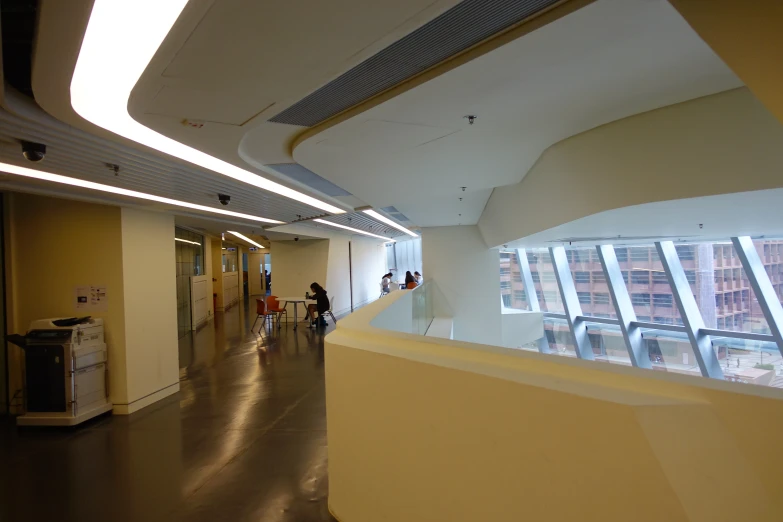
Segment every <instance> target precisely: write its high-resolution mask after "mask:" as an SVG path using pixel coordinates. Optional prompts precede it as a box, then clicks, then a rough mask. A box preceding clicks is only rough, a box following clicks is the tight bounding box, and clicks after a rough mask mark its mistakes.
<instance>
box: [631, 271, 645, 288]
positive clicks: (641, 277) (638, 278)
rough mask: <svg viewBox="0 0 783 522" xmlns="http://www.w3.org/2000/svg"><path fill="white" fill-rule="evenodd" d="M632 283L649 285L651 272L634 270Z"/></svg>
mask: <svg viewBox="0 0 783 522" xmlns="http://www.w3.org/2000/svg"><path fill="white" fill-rule="evenodd" d="M631 283H633V284H635V285H649V284H650V272H647V271H646V270H634V271H633V272H631Z"/></svg>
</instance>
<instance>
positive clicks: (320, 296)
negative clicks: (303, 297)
mask: <svg viewBox="0 0 783 522" xmlns="http://www.w3.org/2000/svg"><path fill="white" fill-rule="evenodd" d="M310 290H311V291H312V292H313V299H315V303H314V304H309V305H307V311H308V312H310V328H315V325H316V313H317V314H318V316H317V321H318V324H319V326H326V320H325V319H324V318H323V314H324V313H325V312H326V311H327V310H329V297H328V296H327V295H326V290H324V287H322V286H321V285H319V284H318V283H313V284H311V285H310Z"/></svg>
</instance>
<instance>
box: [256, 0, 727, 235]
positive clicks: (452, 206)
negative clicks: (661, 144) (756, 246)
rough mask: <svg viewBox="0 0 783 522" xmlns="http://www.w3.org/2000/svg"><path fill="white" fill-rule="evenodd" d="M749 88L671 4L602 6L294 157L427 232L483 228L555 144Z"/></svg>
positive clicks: (604, 0) (621, 1) (387, 106)
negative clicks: (492, 209)
mask: <svg viewBox="0 0 783 522" xmlns="http://www.w3.org/2000/svg"><path fill="white" fill-rule="evenodd" d="M740 85H741V82H740V81H739V80H738V79H737V78H736V77H735V75H734V74H733V73H732V72H731V71H730V70H729V69H728V67H726V66H725V65H724V64H723V62H722V61H721V60H720V59H719V58H718V57H717V56H716V55H715V54H714V53H713V52H712V51H711V50H710V49H709V48H708V47H707V45H706V44H704V43H703V42H702V41H701V40H700V39H699V37H698V36H697V35H696V33H695V32H694V31H693V30H692V29H691V28H690V27H689V26H688V25H687V24H686V22H685V21H684V20H682V18H681V17H680V16H679V14H678V13H677V12H676V11H675V10H674V9H673V8H672V7H671V6H670V5H669V4H668V3H667V2H665V1H663V0H652V1H650V0H598V1H597V2H595V3H593V4H591V5H588V6H586V7H584V8H582V9H580V10H578V11H576V12H574V13H572V14H570V15H568V16H566V17H564V18H561V19H559V20H557V21H555V22H552V23H550V24H548V25H546V26H544V27H542V28H539V29H537V30H535V31H534V32H532V33H530V34H528V35H526V36H524V37H522V38H519V39H517V40H515V41H513V42H511V43H509V44H507V45H505V46H503V47H500V48H498V49H496V50H495V51H492V52H490V53H488V54H485V55H484V56H481V57H479V58H477V59H474V60H472V61H470V62H468V63H466V64H464V65H462V66H460V67H458V68H455V69H453V70H451V71H449V72H447V73H445V74H443V75H441V76H438V77H436V78H434V79H432V80H430V81H428V82H426V83H424V84H422V85H419V86H418V87H415V88H413V89H411V90H409V91H407V92H405V93H403V94H401V95H399V96H396V97H394V98H393V99H391V100H389V101H386V102H385V103H382V104H380V105H377V106H375V107H373V108H370V109H369V110H367V111H365V112H363V113H361V114H359V115H357V116H354V117H352V118H350V119H348V120H346V121H343V122H341V123H338V124H337V125H335V126H332V127H330V128H327V129H326V130H324V131H323V132H320V133H317V134H315V135H313V136H311V137H309V138H308V139H306V140H305V141H303V142H302V143H300V144H299V145H298V146H297V147H296V148H295V150H294V159H295V160H296V161H297V162H298V163H300V164H302V165H304V166H306V167H307V168H309V169H310V170H313V171H314V172H317V173H318V174H319V175H321V176H323V177H325V178H327V179H328V180H329V181H332V182H333V183H335V184H337V185H339V186H340V187H342V188H344V189H345V190H347V191H349V192H350V193H352V194H354V195H355V196H356V197H358V198H360V199H362V200H364V201H367V202H368V203H369V204H371V205H373V206H376V207H383V206H386V205H394V206H395V207H397V208H398V209H400V211H402V212H403V213H404V214H405V215H407V216H408V217H409V218H410V219H411V220H412V221H413V222H415V223H417V224H419V225H420V226H442V225H456V224H474V223H476V222H477V221H478V219H479V217H480V215H481V213H482V211H483V208H484V206H485V204H486V202H487V199H488V198H489V196H490V194H491V192H492V190H493V189H494V188H495V187H502V186H504V185H510V184H514V183H518V182H519V181H521V179H522V177H523V176H524V175H525V174H526V172H527V171H528V170H529V169H530V167H532V165H533V164H534V163H535V162H536V160H537V159H538V158H539V156H540V155H541V154H542V152H544V150H546V149H547V148H548V147H549V146H551V145H553V144H554V143H556V142H558V141H560V140H563V139H565V138H567V137H569V136H573V135H575V134H578V133H581V132H584V131H587V130H589V129H591V128H594V127H596V126H599V125H602V124H605V123H608V122H611V121H615V120H618V119H621V118H624V117H628V116H631V115H634V114H638V113H641V112H645V111H649V110H653V109H656V108H660V107H663V106H666V105H671V104H674V103H678V102H682V101H686V100H689V99H693V98H697V97H701V96H705V95H709V94H714V93H716V92H720V91H724V90H728V89H732V88H735V87H738V86H740ZM466 115H476V116H477V119H476V121H475V123H474V124H473V125H470V124H469V122H468V120H467V119H465V118H464V116H466ZM251 137H252V134H250V135H248V136H247V137H246V140H248V139H250V138H251ZM461 187H467V188H466V189H465V190H464V191H463V189H462V188H461ZM460 198H462V199H461V200H460Z"/></svg>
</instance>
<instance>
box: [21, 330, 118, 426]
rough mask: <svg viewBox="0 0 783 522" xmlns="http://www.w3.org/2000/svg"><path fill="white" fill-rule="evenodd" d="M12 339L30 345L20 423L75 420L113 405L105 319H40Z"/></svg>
mask: <svg viewBox="0 0 783 522" xmlns="http://www.w3.org/2000/svg"><path fill="white" fill-rule="evenodd" d="M8 340H9V341H10V342H12V343H14V344H16V345H17V346H20V347H21V348H23V349H24V354H25V357H24V360H25V372H24V375H25V393H24V397H25V409H26V413H25V414H24V415H21V416H19V417H17V418H16V423H17V424H18V425H20V426H73V425H76V424H79V423H81V422H84V421H86V420H87V419H91V418H93V417H95V416H96V415H100V414H102V413H106V412H107V411H110V410H111V409H112V405H111V403H110V402H109V399H108V396H109V394H108V388H107V376H108V364H107V363H108V361H107V355H108V354H107V350H106V343H105V342H104V336H103V319H93V318H90V317H82V318H75V317H74V318H65V319H39V320H37V321H33V322H32V323H30V329H29V330H28V332H27V334H26V335H24V336H22V335H11V336H8Z"/></svg>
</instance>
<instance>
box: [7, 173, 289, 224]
mask: <svg viewBox="0 0 783 522" xmlns="http://www.w3.org/2000/svg"><path fill="white" fill-rule="evenodd" d="M0 171H3V172H7V173H8V174H15V175H17V176H22V177H25V178H33V179H40V180H43V181H51V182H52V183H60V184H62V185H70V186H72V187H81V188H86V189H90V190H98V191H101V192H109V193H111V194H118V195H120V196H128V197H131V198H137V199H146V200H147V201H155V202H157V203H163V204H165V205H172V206H175V207H183V208H190V209H193V210H200V211H202V212H211V213H213V214H222V215H224V216H232V217H237V218H242V219H249V220H251V221H260V222H262V223H276V224H283V223H284V222H283V221H277V220H275V219H267V218H262V217H258V216H251V215H250V214H242V213H241V212H232V211H230V210H223V209H220V208H212V207H207V206H204V205H197V204H195V203H188V202H187V201H179V200H178V199H170V198H163V197H160V196H155V195H153V194H146V193H144V192H137V191H135V190H128V189H123V188H119V187H112V186H110V185H103V184H101V183H93V182H92V181H85V180H83V179H77V178H69V177H68V176H61V175H59V174H51V173H49V172H43V171H41V170H33V169H28V168H26V167H19V166H16V165H11V164H9V163H0Z"/></svg>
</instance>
